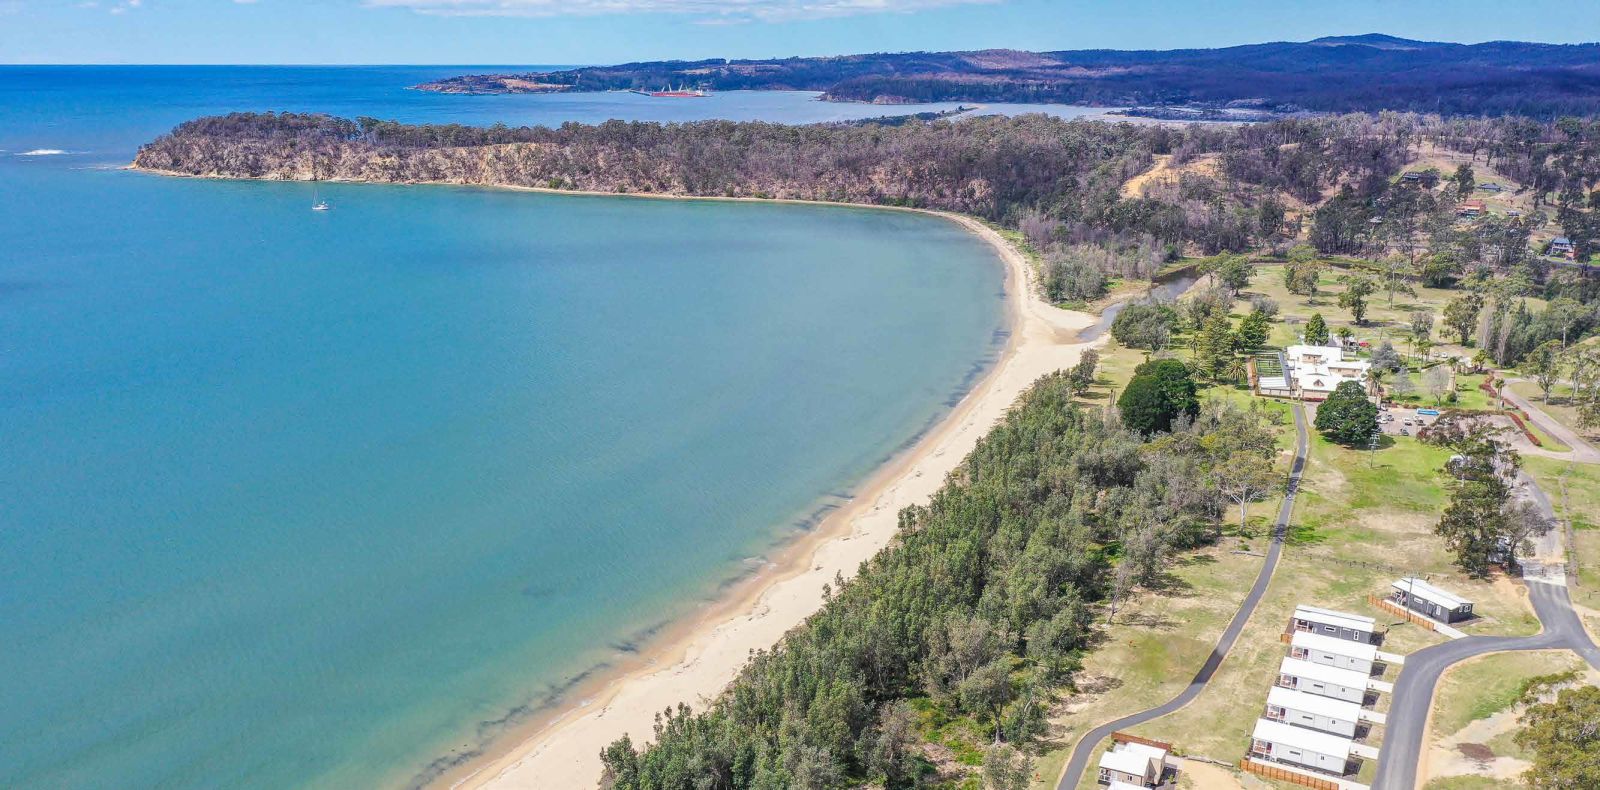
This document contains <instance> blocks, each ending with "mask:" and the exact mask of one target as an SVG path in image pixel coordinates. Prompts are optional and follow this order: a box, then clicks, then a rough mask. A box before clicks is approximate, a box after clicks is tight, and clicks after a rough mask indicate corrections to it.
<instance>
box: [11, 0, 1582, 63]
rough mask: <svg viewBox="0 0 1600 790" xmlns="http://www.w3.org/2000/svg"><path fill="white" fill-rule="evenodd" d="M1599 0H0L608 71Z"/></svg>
mask: <svg viewBox="0 0 1600 790" xmlns="http://www.w3.org/2000/svg"><path fill="white" fill-rule="evenodd" d="M1597 9H1600V4H1596V3H1594V2H1593V0H1520V1H1519V2H1507V0H1451V1H1450V2H1445V1H1444V0H1209V2H1195V1H1194V0H1183V1H1181V2H1180V1H1179V0H0V62H4V63H408V64H428V63H446V64H478V63H494V64H544V63H572V64H577V63H615V62H620V61H626V60H647V59H660V58H677V57H681V58H699V57H722V56H726V57H775V56H786V55H823V54H842V53H852V52H878V51H903V50H918V49H925V50H943V49H978V48H985V47H1012V48H1018V49H1081V48H1093V47H1108V48H1119V49H1128V48H1156V49H1166V48H1173V47H1205V46H1224V45H1230V44H1243V43H1254V42H1259V41H1273V40H1304V39H1309V38H1315V37H1317V36H1322V35H1331V34H1351V33H1367V32H1384V33H1391V34H1394V35H1402V36H1409V37H1413V38H1428V39H1433V40H1443V41H1467V42H1472V41H1485V40H1492V39H1520V40H1530V41H1549V42H1556V43H1576V42H1580V41H1593V40H1597V39H1600V10H1597Z"/></svg>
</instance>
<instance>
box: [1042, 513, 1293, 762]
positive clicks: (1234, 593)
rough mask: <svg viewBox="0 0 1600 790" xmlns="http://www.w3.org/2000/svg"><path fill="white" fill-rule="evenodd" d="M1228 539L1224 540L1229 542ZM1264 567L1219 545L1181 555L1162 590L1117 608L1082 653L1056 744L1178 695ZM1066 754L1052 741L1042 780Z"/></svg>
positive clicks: (1258, 560)
mask: <svg viewBox="0 0 1600 790" xmlns="http://www.w3.org/2000/svg"><path fill="white" fill-rule="evenodd" d="M1228 543H1229V541H1226V540H1225V541H1224V545H1227V544H1228ZM1260 568H1261V557H1259V556H1255V555H1251V554H1237V553H1234V552H1233V551H1232V550H1231V549H1228V548H1223V547H1221V546H1218V547H1212V548H1210V549H1207V550H1205V551H1202V552H1199V553H1196V554H1193V555H1190V556H1189V557H1187V558H1184V559H1183V560H1181V561H1179V563H1178V564H1177V565H1176V566H1175V567H1174V568H1173V569H1172V571H1171V573H1170V574H1169V575H1168V579H1167V582H1166V584H1165V586H1164V588H1163V589H1161V590H1158V591H1146V592H1144V593H1142V594H1141V595H1139V596H1138V597H1136V598H1135V599H1134V600H1132V601H1130V602H1129V604H1128V605H1126V606H1125V607H1124V608H1123V610H1122V611H1121V612H1118V613H1117V619H1116V622H1115V624H1114V625H1113V626H1112V627H1111V628H1110V629H1108V630H1107V631H1106V632H1105V638H1104V639H1103V640H1102V641H1101V642H1100V643H1099V644H1098V645H1096V646H1095V647H1094V648H1093V649H1092V650H1091V651H1090V653H1089V654H1088V655H1087V656H1086V657H1085V658H1084V668H1083V671H1082V672H1081V673H1079V676H1078V678H1079V680H1078V684H1079V689H1080V691H1081V693H1080V694H1078V695H1077V696H1076V697H1074V698H1073V699H1071V700H1068V702H1067V706H1066V711H1065V713H1064V714H1062V715H1059V716H1058V717H1056V719H1055V721H1054V724H1055V725H1056V726H1057V727H1058V728H1060V730H1061V733H1060V735H1061V739H1060V740H1061V744H1062V746H1063V747H1064V746H1065V745H1066V744H1068V743H1071V742H1073V741H1075V740H1076V738H1077V736H1078V735H1079V734H1080V733H1082V732H1084V731H1086V730H1088V729H1091V728H1093V727H1095V726H1096V725H1098V724H1100V723H1101V722H1104V721H1106V720H1108V719H1113V718H1116V717H1117V716H1121V715H1124V714H1126V713H1129V712H1132V711H1136V710H1142V709H1144V708H1148V707H1151V706H1153V705H1158V704H1160V703H1161V702H1163V701H1165V700H1167V699H1169V698H1171V697H1172V696H1174V695H1176V694H1177V693H1178V692H1179V691H1180V690H1182V689H1183V687H1184V686H1185V685H1187V684H1188V683H1189V680H1190V679H1191V678H1193V677H1194V673H1195V671H1196V670H1197V669H1199V667H1200V665H1201V664H1203V663H1205V659H1206V656H1208V655H1210V653H1211V648H1212V646H1213V645H1215V644H1216V640H1217V638H1218V637H1219V636H1221V634H1222V629H1223V628H1224V627H1226V625H1227V623H1228V620H1229V619H1230V618H1232V617H1233V613H1234V612H1235V611H1237V610H1238V608H1239V603H1240V602H1241V601H1242V600H1243V599H1244V593H1245V590H1246V589H1248V587H1247V585H1241V584H1240V583H1239V580H1240V579H1253V578H1254V577H1255V575H1256V573H1257V572H1258V571H1259V570H1260ZM1067 756H1068V750H1067V749H1066V748H1057V749H1054V750H1052V751H1050V752H1049V753H1047V754H1046V755H1044V757H1043V758H1042V759H1041V760H1040V763H1039V767H1038V773H1039V775H1040V776H1041V777H1043V778H1044V780H1045V781H1044V782H1043V783H1041V784H1040V786H1045V785H1049V786H1053V785H1054V782H1055V778H1056V776H1057V775H1058V774H1059V773H1060V771H1061V766H1062V765H1063V763H1065V761H1066V758H1067Z"/></svg>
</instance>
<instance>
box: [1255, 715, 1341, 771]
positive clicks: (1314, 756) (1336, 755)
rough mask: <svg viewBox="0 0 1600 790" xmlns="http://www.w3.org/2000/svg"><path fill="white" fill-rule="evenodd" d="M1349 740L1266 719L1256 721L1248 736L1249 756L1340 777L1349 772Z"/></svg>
mask: <svg viewBox="0 0 1600 790" xmlns="http://www.w3.org/2000/svg"><path fill="white" fill-rule="evenodd" d="M1350 743H1351V742H1350V739H1349V738H1341V737H1339V736H1337V735H1329V734H1327V733H1325V732H1316V731H1315V730H1308V729H1306V728H1304V727H1293V726H1290V725H1288V724H1284V723H1282V722H1277V721H1271V720H1269V719H1258V720H1257V721H1256V729H1255V732H1253V733H1251V740H1250V757H1251V759H1255V760H1271V761H1273V762H1279V763H1288V764H1290V765H1301V766H1305V767H1307V768H1315V769H1317V770H1320V771H1327V772H1328V773H1331V774H1336V775H1339V776H1343V775H1345V774H1348V773H1354V772H1353V771H1352V770H1351V767H1352V766H1351V764H1350V763H1351V760H1350Z"/></svg>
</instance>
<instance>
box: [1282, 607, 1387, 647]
mask: <svg viewBox="0 0 1600 790" xmlns="http://www.w3.org/2000/svg"><path fill="white" fill-rule="evenodd" d="M1290 628H1291V630H1293V631H1303V632H1307V633H1313V634H1321V635H1323V636H1332V637H1337V638H1339V639H1348V640H1350V641H1352V642H1361V643H1364V644H1369V645H1370V644H1376V640H1375V639H1374V638H1373V635H1374V634H1375V633H1376V632H1377V621H1376V620H1374V619H1372V618H1371V617H1367V616H1365V615H1359V614H1350V613H1349V612H1339V611H1334V610H1333V609H1323V608H1321V607H1319V606H1306V605H1305V604H1301V605H1299V606H1296V607H1295V608H1294V616H1293V617H1292V618H1291V619H1290Z"/></svg>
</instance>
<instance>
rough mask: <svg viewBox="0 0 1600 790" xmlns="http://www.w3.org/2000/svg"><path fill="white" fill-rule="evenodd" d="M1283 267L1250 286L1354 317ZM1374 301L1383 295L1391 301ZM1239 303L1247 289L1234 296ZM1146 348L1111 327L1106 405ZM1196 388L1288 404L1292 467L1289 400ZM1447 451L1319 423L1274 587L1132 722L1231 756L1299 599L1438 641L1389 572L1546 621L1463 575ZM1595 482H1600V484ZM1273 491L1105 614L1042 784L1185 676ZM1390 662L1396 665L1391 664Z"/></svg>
mask: <svg viewBox="0 0 1600 790" xmlns="http://www.w3.org/2000/svg"><path fill="white" fill-rule="evenodd" d="M1274 270H1278V271H1279V272H1281V267H1271V266H1269V267H1264V268H1263V269H1261V270H1259V271H1258V273H1257V276H1256V279H1255V284H1254V285H1253V286H1252V287H1251V288H1250V289H1249V291H1247V294H1248V293H1250V292H1266V293H1267V294H1268V295H1269V296H1273V298H1275V299H1277V300H1278V303H1279V305H1280V308H1281V309H1282V311H1283V312H1282V313H1281V314H1280V315H1282V314H1287V315H1291V316H1293V315H1300V316H1303V317H1308V316H1309V315H1310V313H1311V312H1312V310H1321V311H1322V312H1323V316H1324V318H1326V319H1328V320H1329V321H1330V323H1331V324H1336V320H1335V319H1336V318H1337V319H1338V320H1340V321H1346V320H1348V316H1347V315H1345V314H1343V312H1342V311H1339V310H1338V309H1337V307H1335V306H1333V305H1332V304H1331V298H1330V297H1329V296H1327V295H1324V296H1319V298H1318V300H1317V301H1318V302H1319V303H1320V304H1318V305H1310V306H1308V305H1305V304H1304V302H1303V299H1302V297H1298V296H1292V295H1289V294H1286V293H1277V294H1274V293H1273V290H1274V289H1277V290H1279V291H1281V290H1282V280H1281V274H1279V273H1277V272H1275V271H1274ZM1332 278H1333V275H1329V276H1328V277H1327V278H1326V279H1328V280H1329V282H1328V283H1327V285H1328V288H1329V290H1330V291H1332V290H1337V287H1338V286H1337V284H1336V283H1335V282H1334V281H1333V279H1332ZM1453 295H1454V293H1453V292H1449V291H1437V290H1436V289H1424V291H1423V292H1422V293H1419V297H1418V299H1417V300H1411V299H1410V298H1409V297H1402V299H1401V300H1398V301H1397V303H1396V306H1395V308H1394V309H1393V310H1389V309H1388V308H1387V306H1386V299H1383V298H1381V296H1380V299H1378V300H1375V304H1374V311H1373V314H1372V319H1373V321H1374V322H1375V324H1374V326H1375V327H1376V328H1377V329H1383V327H1384V326H1385V324H1383V323H1381V322H1396V321H1398V322H1404V323H1407V324H1408V323H1409V311H1410V309H1412V307H1413V306H1415V305H1417V304H1424V305H1426V306H1430V307H1433V308H1434V309H1435V311H1436V312H1437V310H1438V308H1440V307H1442V304H1443V302H1444V301H1445V300H1447V299H1449V298H1451V297H1452V296H1453ZM1379 301H1381V302H1384V307H1383V308H1382V309H1379V308H1378V305H1377V302H1379ZM1239 308H1241V305H1236V309H1239ZM1291 331H1292V330H1290V329H1289V328H1287V327H1285V326H1284V325H1283V324H1282V323H1281V322H1280V323H1276V324H1275V325H1274V333H1275V334H1274V340H1275V341H1277V342H1283V343H1286V342H1292V341H1293V338H1292V336H1289V337H1285V333H1287V332H1291ZM1391 336H1392V332H1391ZM1175 345H1176V346H1177V348H1175V349H1174V353H1173V355H1174V356H1176V357H1178V358H1180V359H1183V358H1186V357H1187V356H1188V354H1189V352H1188V350H1187V347H1186V341H1185V340H1184V339H1182V338H1179V339H1178V340H1176V341H1175ZM1398 345H1399V344H1397V346H1398ZM1402 350H1405V349H1404V348H1403V347H1402ZM1145 358H1146V354H1145V353H1144V352H1142V351H1139V350H1136V349H1125V348H1120V347H1118V346H1117V345H1116V343H1115V342H1114V341H1111V342H1110V343H1108V345H1107V347H1106V348H1105V350H1104V351H1103V353H1102V358H1101V367H1100V371H1099V373H1100V381H1099V384H1098V385H1097V386H1096V387H1095V388H1094V391H1093V392H1091V393H1089V394H1088V395H1087V396H1086V397H1085V398H1084V402H1085V403H1087V404H1094V405H1104V404H1105V403H1106V400H1107V398H1109V397H1111V396H1112V395H1113V393H1120V392H1121V391H1122V388H1123V387H1125V386H1126V384H1127V381H1128V379H1129V378H1131V377H1132V373H1133V368H1135V367H1136V366H1137V365H1138V364H1140V363H1142V362H1143V361H1144V360H1145ZM1479 381H1481V376H1480V377H1468V376H1462V377H1459V378H1458V381H1457V397H1458V400H1459V401H1461V402H1462V405H1464V406H1465V407H1467V408H1484V407H1487V406H1488V405H1489V404H1488V401H1487V397H1488V396H1487V395H1486V394H1485V393H1482V391H1481V390H1477V389H1476V387H1477V384H1478V382H1479ZM1202 397H1203V398H1204V397H1211V398H1224V399H1228V400H1232V401H1235V402H1239V403H1246V402H1250V401H1256V402H1262V403H1267V404H1269V405H1268V408H1270V409H1273V410H1275V411H1276V412H1277V413H1279V414H1280V415H1282V425H1283V427H1282V428H1281V430H1280V432H1279V444H1280V447H1282V448H1284V450H1285V452H1284V453H1283V456H1282V458H1281V459H1280V463H1281V464H1283V465H1284V467H1285V468H1286V467H1287V461H1288V458H1289V457H1290V454H1289V450H1290V449H1291V448H1292V447H1293V443H1294V429H1293V427H1292V426H1293V423H1292V418H1291V417H1290V415H1289V412H1290V409H1291V408H1292V407H1291V405H1290V404H1288V403H1284V402H1280V401H1272V400H1266V399H1258V398H1255V397H1254V396H1253V395H1252V394H1251V393H1250V392H1249V391H1248V390H1245V389H1243V388H1241V387H1233V386H1221V387H1209V388H1207V389H1206V390H1205V391H1204V392H1203V394H1202ZM1449 456H1450V452H1449V451H1448V450H1444V449H1440V448H1435V447H1429V446H1427V445H1424V444H1422V443H1420V442H1418V441H1416V440H1415V439H1414V438H1405V437H1400V438H1395V439H1392V440H1388V441H1387V442H1386V443H1385V445H1384V446H1383V447H1381V448H1380V449H1379V450H1378V451H1377V452H1376V453H1369V452H1367V451H1364V450H1351V449H1348V448H1344V447H1341V446H1338V445H1334V444H1332V443H1330V442H1328V441H1326V440H1324V439H1323V438H1322V437H1321V436H1319V435H1318V434H1316V432H1315V431H1312V432H1311V442H1310V452H1309V461H1308V465H1307V468H1306V473H1305V476H1304V479H1303V481H1302V485H1301V494H1300V496H1299V497H1298V498H1297V504H1296V513H1295V518H1294V522H1293V526H1292V528H1291V531H1290V536H1289V541H1288V544H1287V545H1286V546H1285V550H1284V555H1283V558H1282V560H1281V562H1280V564H1279V567H1278V570H1277V572H1276V574H1275V575H1274V578H1273V582H1272V584H1271V586H1270V587H1269V588H1268V591H1267V595H1266V597H1265V598H1264V599H1263V601H1262V603H1261V605H1260V607H1259V608H1258V609H1257V610H1256V613H1255V615H1254V616H1253V617H1252V618H1251V620H1250V622H1249V623H1248V624H1247V625H1246V627H1245V630H1244V633H1243V634H1242V635H1241V637H1240V639H1239V641H1238V642H1237V643H1236V644H1235V645H1234V648H1233V650H1232V652H1231V653H1230V655H1229V656H1228V658H1227V660H1226V661H1224V662H1223V664H1222V667H1221V669H1220V670H1219V671H1218V673H1217V675H1216V677H1215V678H1214V679H1213V681H1212V682H1211V684H1210V685H1209V686H1208V688H1207V689H1206V691H1205V692H1203V693H1202V694H1201V695H1200V696H1199V697H1198V698H1197V699H1196V700H1195V701H1194V702H1193V703H1192V704H1190V705H1189V706H1188V707H1186V708H1185V709H1183V710H1181V711H1178V712H1177V713H1174V714H1173V715H1170V716H1167V717H1163V718H1161V719H1158V720H1156V721H1154V722H1150V723H1148V724H1145V725H1142V726H1140V727H1137V728H1135V729H1134V730H1133V731H1134V732H1135V733H1136V734H1139V735H1143V736H1146V737H1151V738H1156V739H1160V740H1166V741H1171V742H1172V743H1174V744H1175V745H1176V747H1177V750H1178V752H1179V753H1182V754H1195V755H1203V756H1205V757H1208V758H1211V759H1215V760H1220V761H1224V762H1228V763H1232V762H1235V761H1237V760H1238V759H1239V757H1240V756H1241V755H1242V754H1243V753H1244V749H1245V746H1246V744H1247V741H1248V736H1249V731H1250V729H1251V728H1252V727H1253V726H1254V722H1255V720H1256V718H1257V717H1258V716H1259V715H1260V712H1261V709H1262V706H1263V705H1264V703H1265V701H1266V696H1267V692H1268V690H1269V688H1270V686H1271V683H1272V680H1273V678H1274V677H1275V675H1276V671H1277V667H1278V663H1279V662H1280V661H1281V660H1282V657H1283V655H1284V652H1285V649H1284V646H1283V643H1282V642H1280V641H1279V634H1280V633H1281V632H1282V631H1283V629H1284V626H1285V624H1286V622H1287V620H1288V617H1289V614H1290V613H1291V612H1292V611H1293V609H1294V607H1295V606H1296V605H1298V604H1301V603H1309V604H1314V605H1319V606H1326V607H1331V608H1335V609H1344V610H1348V611H1352V612H1359V613H1364V614H1369V615H1372V616H1374V617H1377V618H1378V619H1379V623H1380V624H1381V625H1383V626H1386V627H1387V628H1388V629H1389V630H1388V635H1387V639H1386V642H1385V649H1386V650H1389V651H1391V652H1398V653H1407V652H1411V651H1414V650H1416V649H1419V648H1421V647H1424V646H1427V645H1430V644H1437V643H1439V642H1441V641H1443V637H1441V636H1439V635H1438V634H1435V633H1433V632H1432V631H1429V630H1427V629H1424V628H1421V627H1418V626H1415V625H1411V624H1404V623H1399V622H1397V621H1396V620H1395V619H1394V618H1393V617H1390V616H1387V615H1384V614H1383V613H1382V612H1380V611H1378V610H1376V609H1374V608H1373V607H1371V606H1370V605H1369V604H1368V603H1367V600H1366V599H1367V596H1368V595H1380V596H1381V595H1384V594H1386V592H1387V589H1388V584H1389V582H1391V581H1393V580H1394V579H1396V578H1399V577H1401V576H1406V575H1413V574H1414V575H1421V576H1426V577H1427V578H1429V579H1430V580H1431V581H1433V582H1434V583H1436V584H1440V585H1441V586H1443V587H1445V588H1446V589H1450V590H1452V591H1454V592H1457V593H1459V594H1461V595H1463V596H1465V597H1467V598H1470V599H1472V600H1473V601H1474V602H1475V603H1476V607H1475V608H1476V611H1477V612H1478V613H1479V614H1480V615H1481V617H1480V619H1479V620H1478V621H1476V622H1474V623H1472V624H1470V625H1469V626H1468V627H1467V629H1466V630H1468V631H1469V632H1470V633H1482V634H1491V633H1492V634H1505V635H1526V634H1532V633H1536V632H1537V631H1538V628H1539V624H1538V621H1537V619H1536V618H1535V617H1534V616H1533V614H1532V612H1531V610H1530V608H1529V607H1528V605H1527V602H1526V591H1525V590H1522V589H1521V588H1519V587H1517V586H1515V585H1513V584H1511V583H1510V582H1508V581H1505V580H1496V581H1483V580H1472V579H1469V578H1467V577H1466V576H1464V575H1463V574H1462V573H1461V572H1460V571H1458V570H1457V569H1456V568H1455V566H1454V565H1453V562H1452V558H1451V557H1450V555H1449V553H1448V552H1447V551H1445V549H1444V546H1443V543H1442V542H1441V541H1440V540H1439V538H1438V537H1437V536H1436V535H1434V534H1433V528H1434V525H1435V524H1436V523H1437V521H1438V518H1439V513H1440V512H1441V511H1442V510H1443V508H1444V505H1445V503H1446V498H1447V497H1446V493H1445V491H1444V488H1443V478H1442V476H1441V473H1440V469H1441V468H1442V467H1443V465H1444V462H1445V461H1446V460H1447V459H1448V458H1449ZM1596 490H1597V491H1600V486H1597V487H1596ZM1277 505H1278V500H1277V498H1276V497H1275V498H1274V499H1273V501H1270V502H1260V503H1256V504H1254V505H1252V507H1251V511H1250V514H1251V515H1250V521H1251V526H1252V529H1251V530H1250V531H1251V532H1252V533H1254V534H1253V535H1251V536H1230V537H1226V538H1224V539H1223V541H1222V542H1221V544H1220V545H1218V546H1216V547H1213V548H1211V549H1208V550H1206V551H1205V552H1203V553H1201V554H1200V555H1196V556H1195V557H1194V558H1191V559H1190V560H1188V561H1185V562H1183V563H1180V565H1179V566H1178V567H1176V568H1174V570H1173V573H1172V577H1173V581H1174V584H1172V585H1171V586H1169V588H1168V589H1166V590H1161V591H1157V592H1146V593H1144V594H1142V595H1141V596H1140V597H1139V599H1138V600H1136V601H1134V602H1132V603H1131V604H1130V605H1129V606H1128V608H1127V609H1125V610H1124V612H1123V613H1122V614H1121V615H1119V618H1118V620H1119V622H1118V623H1117V624H1115V625H1113V626H1112V627H1110V628H1109V629H1107V630H1106V632H1105V638H1104V640H1103V641H1102V642H1101V643H1100V644H1098V645H1096V646H1094V647H1093V648H1092V649H1091V650H1090V651H1088V653H1087V655H1086V656H1085V661H1084V670H1083V672H1082V673H1080V676H1079V679H1080V682H1081V683H1082V693H1080V694H1079V695H1077V696H1075V697H1073V698H1072V699H1070V700H1066V705H1065V706H1064V707H1062V708H1058V710H1057V715H1056V716H1055V719H1054V724H1055V726H1056V728H1057V731H1056V733H1055V736H1054V738H1053V741H1054V742H1055V743H1056V748H1054V749H1051V750H1048V751H1046V752H1045V753H1044V754H1042V755H1041V756H1040V757H1039V759H1038V762H1037V764H1036V770H1035V773H1036V774H1037V775H1038V777H1039V781H1037V782H1035V787H1038V788H1043V787H1049V786H1053V784H1054V782H1055V779H1056V777H1057V775H1058V774H1059V772H1060V770H1061V766H1062V764H1063V763H1064V762H1065V759H1066V757H1067V748H1066V747H1067V746H1069V745H1071V744H1073V743H1074V742H1075V739H1076V737H1077V735H1078V734H1079V733H1082V732H1084V731H1085V730H1087V729H1089V728H1091V727H1093V726H1095V725H1098V724H1100V723H1102V722H1104V721H1107V720H1110V719H1113V718H1116V717H1117V716H1121V715H1125V714H1127V713H1130V712H1134V711H1137V710H1142V709H1144V708H1147V707H1150V706H1153V705H1156V704H1159V703H1160V702H1163V701H1165V700H1167V699H1170V698H1171V697H1172V696H1173V695H1175V694H1176V693H1177V692H1178V691H1179V690H1181V689H1182V688H1183V686H1184V685H1186V684H1187V683H1188V681H1189V679H1190V678H1192V677H1193V675H1194V672H1195V671H1196V670H1197V669H1198V668H1199V666H1200V665H1201V664H1202V663H1203V662H1204V661H1205V658H1206V657H1207V656H1208V655H1209V653H1210V650H1211V647H1212V646H1213V645H1214V643H1215V639H1216V637H1217V635H1218V634H1220V632H1221V630H1222V628H1223V627H1224V625H1225V624H1226V623H1227V621H1228V620H1229V619H1230V618H1231V616H1232V614H1233V613H1234V611H1236V609H1237V606H1238V603H1239V601H1240V600H1242V599H1243V597H1244V594H1245V592H1246V591H1247V590H1248V589H1249V586H1250V584H1251V583H1252V582H1253V581H1254V577H1255V572H1256V570H1257V569H1259V567H1260V558H1259V557H1257V556H1254V554H1250V553H1236V552H1240V551H1249V552H1260V551H1262V550H1263V549H1264V548H1265V546H1264V544H1263V542H1262V541H1261V540H1260V535H1261V534H1263V533H1264V532H1265V528H1266V526H1267V525H1269V524H1270V523H1271V519H1272V517H1273V516H1274V515H1275V513H1276V509H1277ZM1597 523H1600V522H1597ZM1395 672H1396V670H1395V669H1391V670H1390V674H1391V675H1393V674H1395ZM1389 679H1390V680H1392V679H1393V678H1392V677H1390V678H1389ZM1387 704H1388V701H1387V700H1386V699H1385V700H1383V701H1381V702H1380V703H1379V706H1378V708H1379V710H1384V709H1386V708H1387ZM1100 746H1101V747H1102V748H1103V744H1102V745H1100ZM1380 748H1381V747H1380ZM1370 768H1371V767H1370V766H1368V770H1369V771H1370ZM1092 774H1093V772H1092V771H1090V772H1088V774H1087V775H1086V776H1085V777H1084V778H1082V780H1081V781H1082V782H1083V785H1082V786H1083V787H1092V786H1094V783H1093V779H1092Z"/></svg>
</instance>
